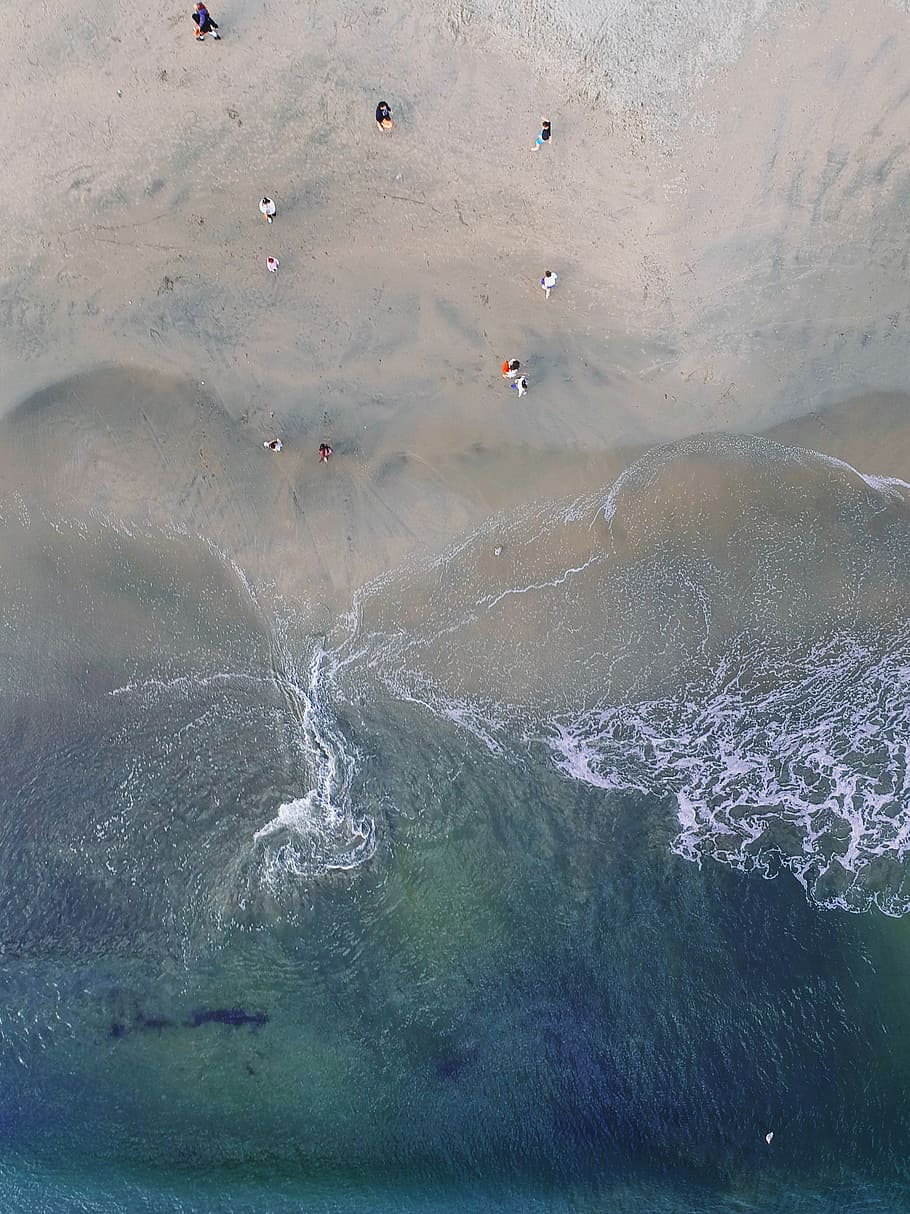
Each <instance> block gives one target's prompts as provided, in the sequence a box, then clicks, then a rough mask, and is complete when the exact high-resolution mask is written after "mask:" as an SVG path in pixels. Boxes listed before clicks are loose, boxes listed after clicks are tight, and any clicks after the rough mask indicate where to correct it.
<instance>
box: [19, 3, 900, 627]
mask: <svg viewBox="0 0 910 1214" xmlns="http://www.w3.org/2000/svg"><path fill="white" fill-rule="evenodd" d="M215 16H216V18H217V19H218V20H219V21H220V23H221V27H222V32H223V34H224V37H223V39H222V41H221V42H220V43H213V42H212V41H211V40H208V41H207V42H206V43H205V44H204V45H196V44H195V43H194V41H193V38H192V34H191V27H190V23H189V19H188V16H187V15H186V14H184V13H183V12H182V11H180V12H177V11H176V10H173V9H172V8H170V7H165V6H162V5H160V4H157V3H153V4H152V5H151V6H150V7H149V8H148V9H146V10H144V12H143V20H142V22H141V24H139V23H138V22H137V20H136V15H135V13H133V12H131V11H130V10H127V9H123V10H118V11H117V12H115V13H112V12H111V11H110V10H109V9H108V8H106V7H104V6H102V5H100V4H99V3H95V2H94V0H84V2H83V3H80V5H79V8H78V11H76V10H67V11H66V12H59V13H58V12H55V13H54V14H52V16H51V18H50V19H49V20H47V21H42V22H36V21H35V20H34V19H33V17H32V15H31V14H30V13H28V12H22V13H19V12H16V13H10V14H9V22H10V30H11V32H10V36H9V37H8V39H7V40H6V41H5V46H4V48H3V50H2V51H0V66H2V70H3V75H4V78H5V79H7V80H8V81H9V86H8V89H7V90H6V100H7V105H6V106H5V111H4V117H3V118H2V120H0V121H2V123H3V124H4V127H5V129H4V135H5V140H4V143H5V146H7V147H8V148H10V149H11V150H10V152H9V155H8V160H7V173H6V174H5V177H4V183H3V185H2V186H0V215H2V217H3V220H4V222H3V223H2V225H0V231H2V233H3V235H2V237H0V249H2V264H3V267H4V282H3V286H2V294H0V299H2V305H3V306H2V311H0V317H2V321H3V324H2V328H0V358H2V365H3V368H4V375H3V385H4V386H3V393H2V400H0V409H2V410H3V412H4V414H5V420H4V422H3V426H2V430H3V433H2V441H0V470H2V474H3V481H4V485H5V487H6V498H7V501H12V500H13V495H14V494H16V493H18V494H19V495H21V500H22V501H25V502H30V503H32V505H34V504H35V503H41V504H43V506H44V507H45V508H46V509H47V510H48V511H49V512H50V513H53V512H55V511H59V512H60V513H61V514H62V515H65V516H67V517H79V516H81V515H82V514H86V513H92V514H95V515H97V516H100V517H102V518H108V519H111V520H120V521H126V522H143V521H150V522H152V523H154V524H155V525H158V526H176V527H179V528H181V529H187V530H189V531H191V532H198V533H200V534H202V535H204V536H206V537H207V538H210V539H212V540H213V541H214V542H215V543H216V544H218V545H219V546H221V547H222V548H223V549H224V550H225V551H226V552H227V553H228V554H229V555H231V556H232V557H233V558H234V559H236V561H237V562H238V564H239V565H240V566H241V567H242V568H243V569H244V570H246V571H247V572H248V573H249V575H250V576H251V577H253V578H256V579H260V580H264V581H272V582H274V583H275V584H276V585H277V587H278V588H279V590H280V591H281V593H282V594H286V595H289V596H293V597H294V599H295V600H302V601H303V602H305V603H307V604H310V605H313V606H314V609H315V610H316V612H317V614H319V613H320V612H324V611H328V612H329V613H334V612H335V611H337V610H339V609H342V608H343V607H344V606H345V605H346V604H347V603H348V602H349V601H350V594H351V592H352V590H354V589H355V588H356V587H357V586H359V585H361V584H362V583H363V582H364V581H366V580H368V579H369V578H372V577H375V576H376V575H377V574H380V573H382V572H383V571H384V570H386V569H389V568H391V567H394V566H396V565H397V564H399V563H400V562H401V561H402V560H404V559H405V558H407V557H408V556H410V555H413V554H417V553H424V552H426V551H434V550H437V549H439V548H440V547H441V546H442V545H443V544H445V543H446V542H447V541H448V540H450V539H451V538H452V537H453V536H455V535H457V534H459V533H461V532H463V531H465V530H468V529H471V528H473V527H475V526H476V525H477V524H479V523H480V522H481V521H483V520H484V519H486V518H488V517H489V516H490V515H491V514H493V513H496V512H499V511H510V510H512V509H514V508H516V507H518V506H520V505H523V504H525V503H528V502H531V501H535V500H538V499H546V498H553V497H565V496H567V495H571V494H573V493H580V492H584V491H586V490H590V489H596V488H597V487H599V486H604V485H608V484H609V483H610V482H611V481H612V480H613V478H614V477H615V476H616V474H617V473H618V472H619V471H621V469H622V468H623V467H624V466H626V465H627V464H628V463H629V462H630V461H631V460H632V459H633V458H635V457H637V455H639V454H640V453H641V452H642V451H643V450H645V449H646V448H647V447H649V446H651V445H653V444H655V443H659V442H664V441H668V440H672V439H678V438H682V437H685V436H686V435H689V434H693V433H699V432H703V431H706V430H727V431H734V432H746V433H758V432H764V431H767V430H768V429H769V428H771V427H777V428H778V429H775V430H774V434H775V437H781V438H782V440H783V441H787V442H793V441H797V442H799V443H801V444H804V445H807V446H810V447H815V448H817V449H818V450H821V451H830V453H832V454H835V455H838V456H840V457H842V458H845V459H848V460H851V462H854V463H857V462H858V461H859V460H860V459H861V460H862V461H864V462H863V463H862V467H863V470H864V471H867V472H877V473H882V474H888V475H904V474H905V473H906V467H907V455H908V454H910V445H908V436H907V432H906V427H905V425H904V424H903V418H902V416H901V410H900V407H899V405H895V406H893V407H890V411H889V410H888V409H885V408H884V406H883V405H882V402H883V401H886V400H889V401H891V402H895V401H899V400H900V399H901V398H899V397H898V396H895V395H894V394H895V393H900V392H901V391H903V389H904V387H905V378H904V368H905V365H906V360H907V355H908V337H907V319H908V310H907V306H906V273H905V264H906V256H905V253H904V242H905V231H906V222H905V220H906V215H905V212H906V189H905V185H906V180H907V171H908V167H910V158H908V146H907V144H906V142H905V139H904V127H905V119H906V112H907V106H908V105H910V100H908V97H910V94H908V93H907V91H906V89H905V87H904V84H903V76H902V73H901V71H900V70H899V69H900V66H901V65H902V63H903V62H905V61H906V58H907V51H908V50H910V28H908V26H907V23H906V17H905V15H904V14H902V13H901V12H900V11H899V9H898V8H897V7H896V6H892V5H887V4H883V3H873V4H871V5H868V6H865V7H864V8H863V9H862V11H859V12H858V11H855V10H854V9H853V8H852V7H850V6H848V5H846V4H844V3H836V4H833V5H829V6H825V7H824V8H822V7H821V6H819V7H818V8H810V9H809V10H807V11H806V12H802V13H798V14H792V13H788V12H785V11H783V10H782V9H780V8H779V7H777V6H775V5H769V6H767V8H761V9H760V11H759V10H755V11H753V10H751V9H750V10H746V9H743V10H742V12H740V11H739V10H738V9H737V10H736V11H735V12H734V11H731V12H730V14H729V21H728V23H727V25H726V26H724V25H723V23H721V26H717V27H716V28H715V26H711V30H710V33H711V37H708V36H707V35H706V36H705V39H704V42H703V45H702V49H701V51H700V52H699V55H698V56H697V57H696V58H697V63H696V62H695V61H693V63H692V64H690V65H689V67H688V68H686V70H685V71H683V70H682V68H680V70H679V71H678V72H676V73H675V74H674V72H671V71H670V70H669V68H668V66H667V65H668V64H669V63H671V62H675V60H674V47H675V48H676V49H677V50H678V49H679V39H680V37H681V36H682V34H683V31H682V30H681V29H680V27H679V26H677V25H674V24H672V23H669V21H668V23H667V25H666V28H662V27H660V25H659V23H658V24H657V25H655V26H654V28H651V27H650V26H649V27H648V29H647V30H646V31H645V30H643V31H642V32H641V33H640V34H639V35H635V36H632V34H629V37H630V39H631V41H630V42H629V45H628V46H627V47H626V50H625V51H623V52H622V54H620V50H621V46H620V44H619V43H616V42H615V40H614V42H613V43H611V42H610V40H609V39H606V40H601V41H599V42H597V43H596V45H594V46H593V48H592V49H591V51H590V54H589V55H588V56H587V57H585V56H581V57H579V56H578V55H576V56H575V57H574V58H572V57H569V58H568V59H566V60H565V62H562V61H561V66H559V67H558V68H557V66H556V62H555V60H556V58H557V57H558V56H557V52H558V51H560V50H561V49H564V48H565V45H567V43H566V38H568V33H567V32H566V29H565V28H563V27H562V26H560V28H559V31H557V34H554V38H553V54H554V60H553V62H548V61H547V55H546V48H547V38H546V37H541V25H540V24H539V23H541V22H545V17H544V16H543V15H537V14H536V11H535V12H534V13H526V12H525V11H524V9H523V8H521V6H517V7H516V8H515V10H514V12H512V11H511V10H510V11H509V12H504V11H503V10H502V9H501V8H499V7H497V6H495V5H494V6H489V7H487V8H483V7H482V6H481V7H480V8H478V9H472V10H467V9H464V8H457V7H456V6H453V5H447V4H434V5H430V6H428V7H427V6H422V7H421V9H420V12H419V13H417V12H415V11H412V9H411V8H410V7H408V6H405V5H401V4H391V5H388V6H376V7H374V8H372V9H371V8H367V7H364V6H361V5H358V4H353V3H347V2H345V0H337V2H333V3H331V4H328V5H326V4H321V5H320V6H318V8H317V7H316V6H306V7H305V8H303V9H301V10H299V11H298V10H297V9H296V8H294V7H293V6H291V5H289V4H287V3H279V4H277V5H270V6H269V7H268V8H266V7H264V6H262V5H257V4H249V5H241V4H237V5H235V6H234V7H231V6H227V7H224V8H217V9H216V10H215ZM614 16H616V14H614ZM617 20H618V18H617ZM517 21H530V22H531V26H530V27H528V29H527V30H526V31H525V32H526V35H527V36H519V33H518V32H517V30H516V27H515V25H514V22H517ZM610 21H611V16H610V14H609V13H608V14H607V15H606V20H605V21H604V26H605V27H607V28H609V26H610ZM497 23H498V24H497ZM623 28H624V29H625V28H626V27H623ZM724 30H726V31H727V34H729V37H726V36H721V35H722V34H723V33H724ZM569 32H571V31H569ZM626 33H628V29H626ZM734 34H735V37H734ZM636 39H637V41H636ZM637 51H640V53H641V62H639V63H637V62H636V61H635V55H636V53H637ZM646 52H647V53H646ZM611 56H612V57H611ZM687 62H688V60H687ZM645 65H647V66H648V70H650V71H651V72H652V73H653V74H654V85H653V87H652V88H650V90H649V88H648V86H647V85H646V84H644V85H643V84H642V81H641V79H640V76H639V71H640V70H644V66H645ZM696 69H697V70H696ZM607 71H609V73H610V74H611V79H612V81H613V86H612V89H611V88H610V87H603V83H602V81H601V87H600V88H596V87H595V85H596V83H597V81H598V79H600V75H599V74H600V73H603V72H607ZM623 73H625V74H624V75H623ZM661 73H663V74H661ZM633 81H634V82H635V88H634V89H633V88H632V82H633ZM595 94H596V96H595ZM380 97H383V98H387V99H388V100H389V101H390V103H391V104H392V107H393V109H394V112H395V116H396V122H397V125H396V129H395V131H394V133H393V134H392V135H390V136H383V135H381V134H380V133H379V132H378V131H377V130H376V128H375V125H374V123H373V120H372V113H373V108H374V106H375V103H376V101H377V100H378V99H379V98H380ZM543 112H546V113H547V114H549V115H550V117H551V118H552V120H553V123H554V132H555V138H554V142H553V146H552V147H549V148H545V149H543V150H542V151H541V152H540V153H534V152H532V151H531V147H532V143H533V138H534V135H535V132H536V129H537V120H538V117H539V115H540V114H541V113H543ZM23 190H25V192H26V193H27V195H28V198H29V199H34V200H36V202H37V205H30V204H25V205H23V202H22V192H23ZM262 193H268V194H269V195H271V196H273V197H274V198H275V199H276V200H277V203H278V207H279V214H278V218H277V220H276V222H275V224H274V225H273V226H271V227H269V226H267V225H266V224H264V223H263V222H262V219H261V216H260V215H259V213H258V210H257V202H258V198H259V197H260V195H261V194H262ZM270 253H271V254H274V255H275V256H277V257H279V259H280V261H281V269H280V272H279V273H278V275H277V276H274V275H270V274H268V273H267V272H266V268H265V258H266V255H267V254H270ZM549 267H552V268H554V269H555V270H556V271H557V272H558V273H559V275H560V282H559V286H558V288H557V290H556V291H555V292H554V294H553V297H552V298H551V299H550V300H549V301H545V300H544V298H543V293H542V292H541V291H540V289H539V287H538V285H537V283H538V279H539V277H540V275H541V273H542V272H543V270H544V269H545V268H549ZM506 356H517V357H519V358H521V359H522V362H523V364H524V366H525V368H526V370H527V374H528V378H529V380H530V384H531V390H530V392H529V394H528V395H527V396H526V397H525V398H524V399H523V400H521V401H520V402H519V401H518V400H517V399H516V397H515V394H514V393H512V392H510V391H509V390H508V388H507V387H506V385H505V384H504V383H503V381H502V380H501V378H500V376H499V373H498V368H499V364H500V362H501V360H502V358H503V357H506ZM888 394H891V395H888ZM883 410H884V412H886V413H887V414H888V417H889V418H890V419H891V421H890V423H889V424H888V425H887V426H886V427H885V428H884V429H883V430H882V431H881V432H879V428H878V427H879V422H880V420H881V417H882V416H883ZM780 427H784V431H781V430H780V429H779V428H780ZM879 433H880V434H881V441H878V439H879ZM274 434H280V435H281V437H282V438H283V440H284V442H285V449H284V451H283V452H282V453H281V455H280V456H277V457H275V456H271V455H269V454H268V453H267V452H265V451H263V449H262V442H263V440H264V439H268V438H271V437H272V436H273V435H274ZM323 439H325V440H328V441H329V442H331V443H332V445H333V447H334V449H335V452H336V455H335V458H334V459H333V461H332V463H331V464H330V465H329V467H327V468H325V467H321V466H320V464H319V462H318V458H317V454H316V449H317V446H318V444H319V442H320V441H322V440H323ZM857 453H858V454H857Z"/></svg>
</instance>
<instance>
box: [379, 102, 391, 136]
mask: <svg viewBox="0 0 910 1214" xmlns="http://www.w3.org/2000/svg"><path fill="white" fill-rule="evenodd" d="M376 125H377V126H378V127H379V129H380V130H381V131H390V130H391V129H392V127H393V125H394V123H393V122H392V107H391V106H390V105H389V103H388V102H387V101H380V103H379V105H377V106H376Z"/></svg>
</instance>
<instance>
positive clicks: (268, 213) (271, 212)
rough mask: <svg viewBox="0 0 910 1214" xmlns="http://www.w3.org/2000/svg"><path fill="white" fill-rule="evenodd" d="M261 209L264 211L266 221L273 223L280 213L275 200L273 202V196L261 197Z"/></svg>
mask: <svg viewBox="0 0 910 1214" xmlns="http://www.w3.org/2000/svg"><path fill="white" fill-rule="evenodd" d="M259 210H260V211H261V212H262V216H263V218H264V219H265V221H266V223H271V222H272V220H273V219H274V218H275V216H276V215H277V214H278V208H277V207H276V206H275V204H274V202H272V200H271V198H260V200H259Z"/></svg>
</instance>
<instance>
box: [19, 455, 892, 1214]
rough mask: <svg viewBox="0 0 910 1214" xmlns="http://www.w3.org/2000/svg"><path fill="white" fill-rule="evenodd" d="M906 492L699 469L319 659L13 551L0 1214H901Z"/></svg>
mask: <svg viewBox="0 0 910 1214" xmlns="http://www.w3.org/2000/svg"><path fill="white" fill-rule="evenodd" d="M905 492H906V490H905V488H904V487H903V486H901V485H900V484H899V483H895V482H889V483H887V484H878V483H875V482H874V481H870V480H869V479H865V478H863V477H862V476H860V475H859V474H858V473H856V472H855V471H854V470H852V469H849V468H847V467H846V466H845V465H835V464H832V463H831V462H830V461H824V460H823V459H821V457H817V456H814V455H813V454H812V453H807V452H799V451H794V450H793V449H786V448H779V447H775V446H774V445H773V444H767V443H761V442H759V441H758V440H719V439H718V440H699V441H698V442H690V443H688V444H679V445H677V446H675V447H673V448H668V449H664V450H662V451H658V452H655V453H652V454H651V455H649V456H647V457H645V459H644V460H643V461H640V462H639V464H637V465H636V466H635V467H633V468H632V469H630V470H629V472H628V473H627V474H624V477H623V478H620V481H619V482H617V484H616V485H614V486H613V487H612V488H610V489H605V491H604V492H603V493H602V494H599V495H593V496H592V497H591V498H589V499H584V500H582V501H575V502H571V503H553V504H550V505H547V506H543V507H541V508H540V509H536V510H534V511H528V512H526V513H525V514H523V515H522V516H520V517H516V518H513V519H509V520H492V521H491V522H490V524H489V525H488V526H487V527H486V528H484V529H482V530H481V532H480V533H478V534H476V535H474V536H471V537H467V538H466V540H465V541H464V542H462V543H461V544H459V545H457V546H455V547H454V548H453V549H452V550H451V551H450V552H447V553H444V554H441V555H440V556H439V558H437V559H436V560H434V561H431V562H427V563H426V564H424V565H421V566H415V567H414V568H411V569H408V570H405V571H403V572H402V573H401V574H400V575H396V576H395V577H390V578H387V579H384V580H383V581H382V582H381V583H379V584H377V585H375V586H371V587H367V588H365V590H364V591H363V592H362V594H361V595H359V596H358V599H357V602H356V603H355V604H354V607H353V609H352V612H351V615H350V617H348V618H347V619H345V620H343V621H340V622H339V624H338V626H337V628H336V629H335V630H333V632H332V633H331V634H330V635H329V636H328V637H322V638H317V637H312V636H308V635H306V634H305V633H304V632H303V631H302V630H301V629H300V628H299V626H298V625H297V624H296V623H295V618H296V617H295V613H294V611H293V607H292V606H291V607H289V606H288V605H287V604H276V603H275V602H272V601H270V600H268V599H267V597H266V596H265V595H262V594H260V592H259V591H258V590H257V589H256V588H253V587H250V586H249V584H248V583H247V582H246V580H245V579H244V578H243V576H242V574H241V572H240V571H239V570H237V569H236V568H234V567H233V566H232V564H231V562H230V561H229V560H227V559H226V558H225V557H224V556H223V555H222V554H221V553H219V552H218V551H217V550H216V549H215V548H213V547H212V546H211V545H208V544H205V543H204V542H202V541H200V540H199V539H197V538H195V537H191V536H181V535H177V534H173V535H163V534H153V533H143V534H126V533H124V532H122V531H119V530H117V529H113V528H110V527H108V526H100V525H99V526H98V527H97V528H94V529H87V528H85V527H79V528H76V527H72V526H69V525H67V524H64V523H60V522H59V520H55V521H53V522H49V521H47V520H44V521H42V520H41V519H40V518H39V517H38V515H37V513H36V512H35V511H34V510H32V511H31V513H30V514H29V516H28V518H27V519H22V518H14V519H10V520H9V521H8V523H7V526H6V533H5V544H6V553H5V557H6V559H5V560H4V563H3V576H4V578H5V586H6V590H7V594H6V599H5V604H4V607H3V611H4V625H5V627H6V630H7V637H8V638H9V643H8V649H9V658H10V660H9V667H8V670H9V675H8V680H7V684H6V687H5V691H4V695H3V700H2V707H0V711H2V714H3V724H4V728H3V731H2V737H3V743H2V750H0V773H2V782H0V788H2V795H3V814H2V820H0V865H2V872H3V877H4V889H5V897H4V900H3V904H2V908H3V909H2V927H3V931H2V945H3V953H2V959H0V964H2V970H3V976H4V988H5V991H6V998H5V1000H4V1002H3V1008H2V1012H0V1071H2V1078H3V1083H2V1087H0V1091H2V1097H0V1109H2V1116H3V1126H4V1132H5V1148H4V1152H3V1160H4V1162H3V1167H2V1169H0V1197H2V1204H3V1208H5V1209H22V1210H26V1209H28V1210H45V1209H46V1210H52V1209H53V1210H60V1209H74V1210H75V1209H85V1210H95V1209H97V1210H111V1209H122V1208H136V1209H150V1210H159V1209H160V1210H181V1211H184V1210H185V1211H190V1210H200V1211H202V1210H216V1209H217V1210H221V1209H236V1210H260V1209H262V1210H265V1209H268V1210H283V1209H288V1210H291V1209H294V1210H296V1209H307V1210H314V1209H326V1210H329V1209H344V1210H348V1209H353V1210H358V1209H363V1210H385V1209H391V1208H395V1209H412V1208H413V1209H453V1210H456V1209H457V1210H474V1209H488V1208H491V1207H492V1208H503V1209H515V1210H518V1209H522V1210H524V1209H528V1208H531V1209H533V1208H541V1209H544V1208H545V1209H554V1208H555V1209H560V1208H567V1209H576V1210H577V1209H603V1210H629V1211H645V1210H648V1211H651V1210H666V1211H682V1210H697V1211H714V1210H717V1211H720V1210H728V1209H731V1208H734V1207H735V1208H738V1209H747V1210H806V1211H809V1210H812V1211H814V1210H827V1209H833V1208H837V1209H864V1210H871V1209H880V1210H894V1209H900V1208H910V1205H908V1197H907V1192H906V1183H907V1179H908V1177H907V1167H906V1162H905V1160H906V1157H907V1146H908V1144H910V1119H908V1115H907V1111H906V1107H905V1100H904V1093H905V1091H906V1085H907V1080H908V1069H910V1054H908V1051H907V1050H906V1049H905V1047H904V1044H903V1033H902V1028H903V1017H904V1007H905V1005H906V997H907V994H908V987H910V965H908V963H907V961H906V956H907V950H906V948H905V935H906V927H905V924H906V922H907V920H906V917H905V914H906V910H907V901H906V899H907V889H906V882H905V876H904V872H905V865H906V859H905V857H906V846H907V835H908V833H910V826H908V823H910V817H908V811H910V799H908V788H907V743H906V739H907V736H908V732H907V728H906V726H907V718H906V714H907V708H906V700H907V697H906V694H905V692H906V682H907V678H908V670H910V644H908V641H910V633H908V627H907V618H906V613H905V611H904V608H903V604H904V603H905V602H906V595H905V591H906V588H907V587H906V580H907V576H908V561H907V555H908V552H910V543H908V534H910V533H908V515H907V507H906V500H905V496H904V495H905ZM497 551H498V555H497ZM768 877H774V878H775V879H773V880H767V879H764V878H768ZM847 911H853V912H860V913H853V914H849V913H846V912H847ZM882 911H885V912H887V913H886V914H882V913H881V912H882ZM772 1131H773V1138H772V1141H771V1142H770V1143H768V1142H766V1134H768V1133H770V1132H772Z"/></svg>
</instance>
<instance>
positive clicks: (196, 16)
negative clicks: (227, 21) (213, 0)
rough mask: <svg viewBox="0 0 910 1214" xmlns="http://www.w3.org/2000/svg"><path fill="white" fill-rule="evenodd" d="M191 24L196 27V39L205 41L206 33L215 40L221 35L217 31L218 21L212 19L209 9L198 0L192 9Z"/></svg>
mask: <svg viewBox="0 0 910 1214" xmlns="http://www.w3.org/2000/svg"><path fill="white" fill-rule="evenodd" d="M193 24H194V25H195V27H196V41H197V42H205V36H206V34H211V35H212V37H213V38H214V39H215V41H216V42H217V41H218V39H219V38H220V37H221V35H220V34H219V33H218V22H217V21H213V20H212V17H211V14H210V13H209V10H208V9H207V8H206V7H205V5H204V4H203V3H202V0H199V3H198V4H197V5H196V8H195V9H194V11H193Z"/></svg>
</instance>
